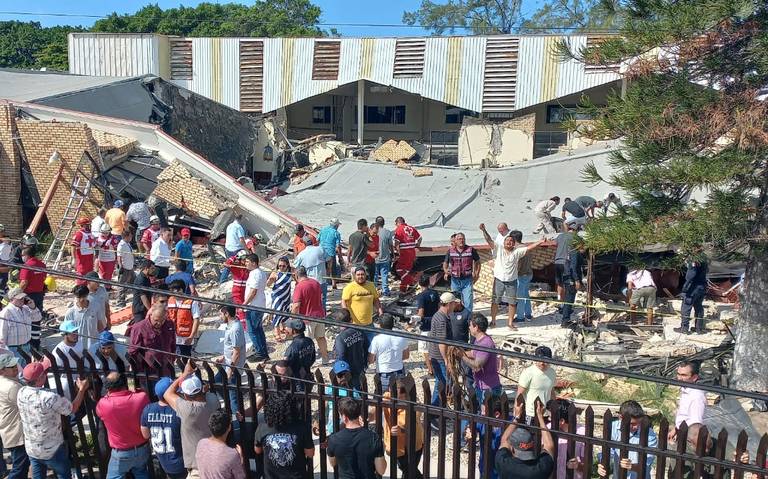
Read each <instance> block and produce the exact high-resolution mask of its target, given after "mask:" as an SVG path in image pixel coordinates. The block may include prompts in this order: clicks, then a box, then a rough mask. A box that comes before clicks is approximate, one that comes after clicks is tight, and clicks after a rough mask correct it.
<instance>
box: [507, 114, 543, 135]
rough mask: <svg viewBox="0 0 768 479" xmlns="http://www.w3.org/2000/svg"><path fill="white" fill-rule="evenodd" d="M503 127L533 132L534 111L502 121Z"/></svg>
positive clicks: (534, 125)
mask: <svg viewBox="0 0 768 479" xmlns="http://www.w3.org/2000/svg"><path fill="white" fill-rule="evenodd" d="M502 126H504V128H511V129H513V130H521V131H524V132H526V133H533V132H534V130H535V129H536V113H529V114H527V115H523V116H520V117H517V118H512V119H511V120H507V121H505V122H504V123H502Z"/></svg>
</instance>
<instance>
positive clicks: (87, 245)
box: [72, 216, 96, 284]
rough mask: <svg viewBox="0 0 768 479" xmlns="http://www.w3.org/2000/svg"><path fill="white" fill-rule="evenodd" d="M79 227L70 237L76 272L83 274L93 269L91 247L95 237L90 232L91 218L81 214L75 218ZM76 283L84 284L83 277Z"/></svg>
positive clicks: (94, 243)
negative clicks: (80, 216)
mask: <svg viewBox="0 0 768 479" xmlns="http://www.w3.org/2000/svg"><path fill="white" fill-rule="evenodd" d="M77 224H78V225H80V229H79V230H77V232H76V233H75V235H74V236H73V237H72V258H73V260H74V261H75V271H77V274H81V275H83V276H85V274H86V273H90V272H91V271H93V256H94V250H93V248H94V247H95V246H96V238H95V237H94V236H93V234H91V220H90V219H89V218H86V217H85V216H83V217H82V218H80V219H79V220H77ZM77 284H85V279H78V280H77Z"/></svg>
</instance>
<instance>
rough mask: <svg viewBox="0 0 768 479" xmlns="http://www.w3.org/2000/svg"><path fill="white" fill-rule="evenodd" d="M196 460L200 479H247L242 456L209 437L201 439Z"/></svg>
mask: <svg viewBox="0 0 768 479" xmlns="http://www.w3.org/2000/svg"><path fill="white" fill-rule="evenodd" d="M280 451H281V452H284V450H283V449H280ZM195 460H196V463H197V471H198V472H199V473H200V479H245V471H243V464H242V463H241V462H240V454H238V453H237V451H236V450H235V449H232V448H231V447H229V446H227V445H226V444H222V443H221V442H219V441H216V440H213V439H211V438H208V437H206V438H204V439H200V442H198V443H197V451H196V452H195Z"/></svg>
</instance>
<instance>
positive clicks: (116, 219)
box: [104, 200, 128, 241]
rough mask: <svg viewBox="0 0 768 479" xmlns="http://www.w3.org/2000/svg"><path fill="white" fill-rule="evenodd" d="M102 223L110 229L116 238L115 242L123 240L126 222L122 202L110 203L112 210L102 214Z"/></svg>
mask: <svg viewBox="0 0 768 479" xmlns="http://www.w3.org/2000/svg"><path fill="white" fill-rule="evenodd" d="M104 222H105V223H106V224H108V225H109V227H110V228H112V234H113V235H115V237H117V241H120V240H121V239H122V238H123V234H124V233H125V230H126V227H127V225H128V220H127V219H126V218H125V211H123V201H122V200H115V202H114V203H112V208H110V209H108V210H107V212H106V213H105V214H104Z"/></svg>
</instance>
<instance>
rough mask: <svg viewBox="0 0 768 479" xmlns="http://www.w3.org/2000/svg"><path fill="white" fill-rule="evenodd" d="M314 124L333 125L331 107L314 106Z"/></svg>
mask: <svg viewBox="0 0 768 479" xmlns="http://www.w3.org/2000/svg"><path fill="white" fill-rule="evenodd" d="M312 123H313V124H325V125H328V124H330V123H331V107H330V106H313V107H312Z"/></svg>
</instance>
